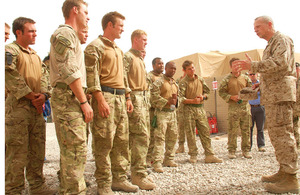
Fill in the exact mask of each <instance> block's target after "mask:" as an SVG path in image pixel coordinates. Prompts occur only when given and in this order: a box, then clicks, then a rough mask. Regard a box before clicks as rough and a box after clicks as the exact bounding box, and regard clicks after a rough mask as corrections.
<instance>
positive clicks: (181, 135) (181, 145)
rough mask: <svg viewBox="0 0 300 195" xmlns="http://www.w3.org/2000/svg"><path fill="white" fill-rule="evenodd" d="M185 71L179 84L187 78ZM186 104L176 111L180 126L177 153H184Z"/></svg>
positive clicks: (179, 106) (179, 79) (177, 81)
mask: <svg viewBox="0 0 300 195" xmlns="http://www.w3.org/2000/svg"><path fill="white" fill-rule="evenodd" d="M182 71H183V75H182V76H181V77H179V78H178V79H177V80H176V83H177V84H179V83H180V81H181V80H182V79H183V78H184V77H185V76H186V73H185V70H182ZM183 107H184V104H181V103H179V105H178V109H177V110H176V114H177V126H178V148H177V150H176V153H184V142H185V137H186V136H185V131H184V125H183V124H184V123H183V119H184V115H183V110H184V108H183Z"/></svg>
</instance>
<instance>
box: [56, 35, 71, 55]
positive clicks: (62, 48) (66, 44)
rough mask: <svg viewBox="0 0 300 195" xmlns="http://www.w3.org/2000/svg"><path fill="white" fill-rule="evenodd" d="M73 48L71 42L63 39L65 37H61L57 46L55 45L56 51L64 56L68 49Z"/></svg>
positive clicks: (57, 40) (58, 38)
mask: <svg viewBox="0 0 300 195" xmlns="http://www.w3.org/2000/svg"><path fill="white" fill-rule="evenodd" d="M70 46H71V42H70V41H69V40H68V39H67V38H65V37H63V36H59V37H57V39H56V44H55V51H56V52H57V53H58V54H60V55H62V54H64V53H65V51H66V49H67V48H69V47H70Z"/></svg>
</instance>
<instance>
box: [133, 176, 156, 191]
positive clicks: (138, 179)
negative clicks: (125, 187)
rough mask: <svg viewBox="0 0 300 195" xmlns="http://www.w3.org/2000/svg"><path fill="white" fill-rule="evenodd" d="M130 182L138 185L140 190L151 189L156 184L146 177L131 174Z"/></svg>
mask: <svg viewBox="0 0 300 195" xmlns="http://www.w3.org/2000/svg"><path fill="white" fill-rule="evenodd" d="M132 184H134V185H137V186H139V188H140V189H142V190H153V189H154V188H155V187H156V185H155V183H153V182H151V181H150V180H149V179H148V178H147V177H144V176H138V175H132Z"/></svg>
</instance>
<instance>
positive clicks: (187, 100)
mask: <svg viewBox="0 0 300 195" xmlns="http://www.w3.org/2000/svg"><path fill="white" fill-rule="evenodd" d="M182 68H183V69H184V70H185V72H186V76H185V77H184V78H183V79H182V80H181V81H180V83H179V98H180V99H181V100H180V101H181V103H183V104H184V110H183V113H184V127H185V130H184V131H185V132H186V137H187V143H188V147H189V155H190V156H191V157H190V160H189V161H190V163H196V162H197V154H198V152H197V150H198V149H197V145H196V133H195V127H197V129H198V132H199V138H200V141H201V144H202V146H203V149H204V151H205V163H222V162H223V161H222V160H221V159H219V158H218V157H216V156H215V155H214V152H213V149H212V147H211V139H210V133H209V132H210V128H209V124H208V121H207V116H206V112H205V110H204V108H203V103H204V100H206V99H207V96H208V94H209V88H208V86H207V85H206V83H205V81H204V79H203V78H202V77H200V76H198V75H196V74H195V67H194V64H193V62H192V61H189V60H186V61H184V62H183V64H182Z"/></svg>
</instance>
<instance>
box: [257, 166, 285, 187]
mask: <svg viewBox="0 0 300 195" xmlns="http://www.w3.org/2000/svg"><path fill="white" fill-rule="evenodd" d="M282 179H284V172H282V170H281V167H280V168H279V170H278V172H277V173H275V174H273V175H263V176H262V177H261V181H262V182H271V183H275V182H279V181H281V180H282Z"/></svg>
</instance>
